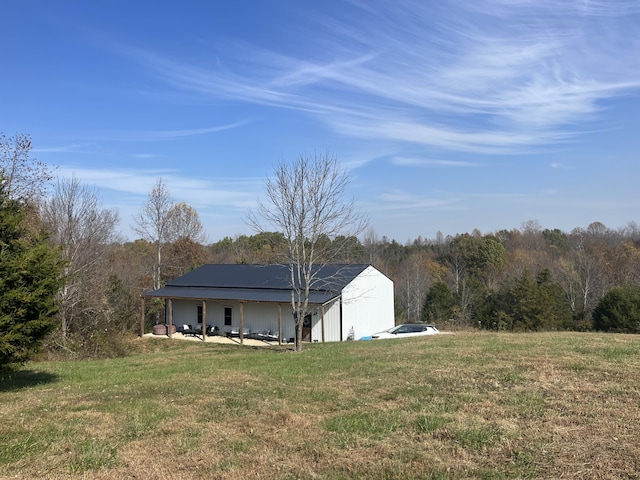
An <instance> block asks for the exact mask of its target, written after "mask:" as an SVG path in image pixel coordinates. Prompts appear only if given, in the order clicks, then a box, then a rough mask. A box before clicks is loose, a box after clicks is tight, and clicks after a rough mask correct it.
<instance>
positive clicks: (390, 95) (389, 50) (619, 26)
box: [126, 0, 640, 154]
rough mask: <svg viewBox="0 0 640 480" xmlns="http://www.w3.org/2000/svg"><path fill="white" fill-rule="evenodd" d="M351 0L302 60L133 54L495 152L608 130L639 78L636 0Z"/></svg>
mask: <svg viewBox="0 0 640 480" xmlns="http://www.w3.org/2000/svg"><path fill="white" fill-rule="evenodd" d="M352 4H353V5H354V6H355V8H357V9H358V11H357V15H356V16H354V17H350V21H349V22H346V21H345V19H342V18H321V19H319V20H318V22H317V24H316V25H311V26H310V28H313V31H314V32H316V33H317V35H314V36H310V37H309V38H304V39H302V38H300V39H298V40H299V42H300V43H305V49H306V52H307V55H306V56H305V57H304V58H301V57H300V55H299V54H298V55H294V54H292V53H286V52H284V51H272V50H267V49H263V48H258V47H251V46H246V45H244V46H236V48H235V49H234V50H233V51H229V52H228V54H227V55H226V56H225V55H222V54H219V56H220V58H221V60H220V65H217V66H213V67H202V66H199V65H196V64H190V63H186V62H183V61H179V60H174V59H171V58H166V57H163V56H161V55H159V54H157V53H153V52H149V51H145V50H143V49H140V48H128V49H126V54H127V55H128V56H129V57H130V58H133V59H134V60H135V61H136V62H139V63H140V64H142V65H143V66H144V67H145V68H147V69H148V71H149V73H150V74H152V75H153V76H154V77H156V78H160V79H162V81H164V82H165V83H166V84H167V85H169V86H170V87H171V88H174V89H178V90H181V91H185V92H190V93H192V94H194V95H198V96H203V97H206V98H208V99H214V100H215V99H218V100H234V101H241V102H249V103H254V104H259V105H264V106H271V107H274V106H275V107H279V108H288V109H297V110H302V111H305V112H308V113H309V114H310V115H312V116H314V117H315V118H317V119H318V120H319V121H321V122H323V123H325V124H326V125H327V126H328V127H329V128H331V129H332V130H334V131H336V132H338V133H341V134H343V135H346V136H351V137H358V138H362V139H368V140H376V141H377V140H385V141H390V142H397V143H398V144H406V143H409V144H416V145H426V146H431V147H433V148H435V149H438V150H443V151H461V152H475V153H484V154H500V153H508V154H510V153H515V152H527V151H532V150H535V149H536V148H537V147H540V146H542V145H548V144H553V143H558V142H563V141H567V140H568V139H571V138H573V137H576V136H579V135H580V134H582V131H583V130H585V129H593V128H602V127H601V126H600V125H599V124H598V120H599V119H601V118H606V102H607V101H608V100H611V99H615V98H616V97H618V96H620V95H624V94H627V93H630V92H637V91H638V90H639V89H640V56H639V55H638V54H637V53H638V51H640V37H638V35H637V34H636V32H637V25H638V23H639V21H640V4H639V3H638V2H635V1H634V2H631V1H628V2H624V1H620V2H608V1H607V2H605V1H589V0H582V1H578V0H575V1H570V0H567V1H565V2H556V1H544V0H540V1H538V0H535V1H534V0H530V1H527V0H501V1H495V2H491V3H490V4H487V3H486V2H480V1H473V0H464V1H463V0H460V1H454V0H451V1H448V2H438V3H437V4H434V3H433V2H423V1H419V0H415V1H413V0H405V1H399V2H393V3H387V2H371V3H370V2H367V3H366V4H365V3H360V2H352ZM345 16H346V15H345ZM313 39H315V40H313ZM314 42H315V43H314ZM232 58H242V62H239V61H235V60H231V59H232ZM170 134H171V132H166V133H165V135H170Z"/></svg>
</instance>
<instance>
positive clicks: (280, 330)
mask: <svg viewBox="0 0 640 480" xmlns="http://www.w3.org/2000/svg"><path fill="white" fill-rule="evenodd" d="M278 345H282V305H280V304H278Z"/></svg>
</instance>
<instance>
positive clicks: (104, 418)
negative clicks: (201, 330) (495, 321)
mask: <svg viewBox="0 0 640 480" xmlns="http://www.w3.org/2000/svg"><path fill="white" fill-rule="evenodd" d="M134 348H135V349H136V350H140V352H139V353H136V354H135V355H132V356H130V357H127V358H120V359H115V360H101V361H84V362H38V363H32V364H29V365H27V366H26V367H25V368H24V369H23V370H21V371H20V372H17V373H14V374H12V375H11V376H10V377H9V376H8V374H3V375H4V377H3V378H2V386H1V388H0V409H1V410H0V412H1V415H0V478H5V477H9V478H91V479H93V478H96V479H100V478H117V479H124V478H136V479H182V478H184V479H186V478H228V479H245V478H275V479H298V478H309V479H315V478H319V479H352V478H361V479H365V478H366V479H394V478H407V479H410V478H411V479H413V478H415V479H418V478H425V479H429V478H433V479H437V478H442V479H444V478H487V479H501V478H505V479H506V478H640V336H631V335H605V334H585V333H582V334H578V333H540V334H498V333H460V334H456V335H440V336H436V337H422V338H414V339H407V340H385V341H373V342H371V341H369V342H365V341H362V342H345V343H333V344H325V345H322V344H314V345H309V346H308V347H307V348H306V350H305V351H304V352H302V353H293V352H290V351H287V350H277V349H265V348H251V347H239V346H226V345H216V344H199V343H194V342H180V341H167V340H160V339H144V340H143V339H140V340H137V341H136V342H135V344H134Z"/></svg>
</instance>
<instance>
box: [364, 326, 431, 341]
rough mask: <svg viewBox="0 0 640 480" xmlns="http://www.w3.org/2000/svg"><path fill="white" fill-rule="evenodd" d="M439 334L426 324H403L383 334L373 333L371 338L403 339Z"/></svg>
mask: <svg viewBox="0 0 640 480" xmlns="http://www.w3.org/2000/svg"><path fill="white" fill-rule="evenodd" d="M438 333H440V332H439V331H438V329H437V328H436V327H434V326H433V325H428V324H426V323H404V324H402V325H397V326H395V327H393V328H390V329H389V330H385V331H384V332H380V333H374V334H373V335H371V338H373V339H374V340H376V339H381V338H404V337H419V336H421V335H437V334H438Z"/></svg>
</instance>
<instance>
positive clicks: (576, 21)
mask: <svg viewBox="0 0 640 480" xmlns="http://www.w3.org/2000/svg"><path fill="white" fill-rule="evenodd" d="M639 31H640V2H637V1H636V0H630V1H624V0H620V1H614V0H600V1H598V0H594V1H589V0H580V1H578V0H576V1H572V0H564V1H557V0H553V1H551V0H530V1H528V0H498V1H480V0H459V1H444V0H443V1H437V2H436V1H424V0H415V1H414V0H395V1H393V2H390V1H376V0H371V1H365V0H362V1H360V0H353V1H346V0H345V1H338V0H327V1H322V2H319V1H315V0H299V1H289V0H272V1H269V0H261V1H257V0H256V1H251V0H247V1H237V2H206V1H194V0H191V1H181V2H177V1H173V2H168V1H161V0H160V1H154V2H151V1H143V0H140V1H135V2H130V1H126V2H125V1H121V0H112V1H109V2H86V1H81V0H74V1H70V0H56V1H55V2H52V1H48V0H20V1H18V0H8V1H6V2H3V5H2V28H0V48H1V51H2V64H3V73H2V74H1V75H0V131H1V132H4V133H5V134H6V135H13V134H15V133H17V132H20V133H28V134H30V135H31V136H32V139H33V142H34V150H33V156H34V157H36V158H38V159H39V160H41V161H43V162H45V163H48V164H51V165H58V166H59V170H58V174H59V175H61V176H65V177H69V176H71V175H75V176H76V177H78V178H79V179H80V180H82V181H83V182H84V183H87V184H89V185H92V186H96V187H97V188H98V189H99V190H100V192H101V196H102V199H103V201H104V203H105V205H107V206H109V207H113V208H117V209H118V211H119V214H120V217H121V226H120V227H121V230H122V233H123V234H124V235H125V236H129V235H130V224H131V222H132V220H131V216H132V214H135V213H136V212H137V211H138V210H139V209H140V207H141V205H142V204H143V203H144V202H145V200H146V196H147V193H148V192H149V190H150V189H151V188H152V186H153V184H154V183H155V181H156V180H157V179H158V178H160V177H162V178H163V179H164V180H165V181H166V183H167V186H168V187H169V189H170V191H171V194H172V196H173V198H174V199H175V200H176V201H186V202H187V203H189V204H191V205H192V206H194V207H195V208H196V209H197V210H198V212H199V213H200V216H201V219H202V221H203V224H204V225H205V228H206V230H207V234H208V239H209V240H210V241H217V240H219V239H221V238H223V237H224V236H232V237H233V236H235V235H237V234H243V233H246V234H250V233H252V231H251V230H250V229H249V227H248V226H247V225H246V223H245V221H244V219H245V217H246V213H247V211H248V209H249V208H251V207H252V206H255V204H256V202H257V200H258V199H259V198H261V196H262V190H263V184H264V179H265V177H266V176H268V175H269V174H271V173H272V172H273V167H274V165H275V164H276V163H277V162H279V161H281V160H293V159H295V158H296V157H297V156H299V155H301V154H304V155H308V154H314V153H320V154H324V153H325V152H329V153H330V154H333V155H335V156H337V158H338V159H339V161H340V163H341V164H342V165H343V166H344V167H345V168H347V169H349V171H350V175H351V178H352V182H351V184H350V191H349V195H351V196H353V197H354V198H355V199H356V200H357V203H358V205H359V208H360V209H361V210H362V211H363V212H364V213H366V214H367V215H368V216H369V218H370V226H371V228H372V229H373V230H374V231H375V233H376V234H377V235H378V236H379V237H382V236H387V237H388V238H390V239H396V240H398V241H400V242H405V241H407V240H410V239H414V238H416V237H418V236H422V237H423V238H434V237H435V235H436V232H438V231H440V232H442V233H443V234H445V235H449V234H451V235H454V234H456V233H464V232H471V231H472V230H473V229H476V228H477V229H479V230H480V231H481V232H482V233H488V232H492V231H496V230H499V229H503V228H504V229H512V228H520V227H521V226H522V224H523V223H524V222H527V221H531V220H535V221H537V222H538V223H539V224H540V225H541V226H542V227H543V228H560V229H562V230H565V231H569V230H571V229H572V228H574V227H586V226H587V225H588V224H590V223H591V222H594V221H599V222H602V223H604V224H605V225H606V226H608V227H611V228H618V227H623V226H625V225H626V224H627V223H628V222H630V221H634V222H639V223H640V193H639V188H638V181H639V180H638V179H639V178H640V172H639V170H640V162H639V161H638V160H639V155H638V152H639V151H640V128H639V127H640V35H638V32H639Z"/></svg>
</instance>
